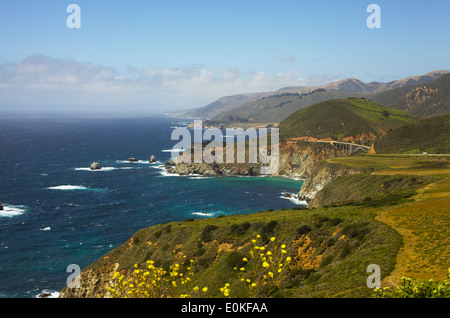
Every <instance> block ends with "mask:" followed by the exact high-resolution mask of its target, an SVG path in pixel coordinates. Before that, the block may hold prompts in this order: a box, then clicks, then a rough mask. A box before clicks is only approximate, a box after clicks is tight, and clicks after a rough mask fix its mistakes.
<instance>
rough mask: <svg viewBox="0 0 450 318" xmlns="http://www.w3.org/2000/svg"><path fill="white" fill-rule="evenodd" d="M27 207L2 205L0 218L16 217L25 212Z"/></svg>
mask: <svg viewBox="0 0 450 318" xmlns="http://www.w3.org/2000/svg"><path fill="white" fill-rule="evenodd" d="M27 209H28V207H26V206H24V205H10V204H4V203H3V210H0V217H13V216H18V215H21V214H23V213H25V212H26V211H27Z"/></svg>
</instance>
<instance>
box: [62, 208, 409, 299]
mask: <svg viewBox="0 0 450 318" xmlns="http://www.w3.org/2000/svg"><path fill="white" fill-rule="evenodd" d="M374 217H375V213H374V212H373V211H372V210H370V209H365V210H361V209H360V208H358V207H354V206H346V207H338V208H334V209H333V210H330V209H326V208H325V209H315V210H300V211H299V210H282V211H261V212H259V213H255V214H251V215H234V216H225V217H218V218H215V219H206V220H196V221H189V222H173V223H170V224H161V225H156V226H152V227H149V228H146V229H142V230H140V231H138V232H137V233H136V234H135V235H134V236H133V237H132V238H130V240H129V241H128V242H126V243H125V244H123V245H122V246H119V247H117V248H116V249H114V250H113V251H111V252H110V253H108V254H107V255H105V257H103V258H101V259H100V260H98V261H97V262H95V263H94V264H92V265H90V266H89V267H88V268H87V269H86V270H96V271H100V270H101V269H102V268H108V266H109V265H108V264H116V263H117V264H119V267H118V268H117V269H116V270H115V271H116V272H118V273H119V274H116V277H115V278H116V279H117V278H118V277H122V276H123V277H122V280H129V279H130V278H132V277H133V275H134V273H135V271H136V270H143V272H139V273H137V274H139V275H144V274H145V271H146V267H148V266H149V264H150V262H151V265H152V266H154V267H155V268H156V269H155V271H156V270H158V271H160V272H161V273H162V272H165V274H162V276H164V275H169V274H168V273H170V272H173V269H174V267H173V266H174V260H176V259H177V260H180V259H181V260H183V259H185V260H189V261H184V262H181V261H178V262H177V263H178V264H179V269H177V272H178V273H184V274H183V275H184V276H183V277H184V278H186V277H190V282H189V284H190V286H191V287H192V288H191V289H190V291H194V289H193V288H194V287H195V286H198V288H200V290H201V289H202V288H204V287H208V292H207V294H203V293H200V291H199V290H197V289H195V291H198V292H199V293H200V294H191V293H189V295H190V297H195V295H199V297H224V296H225V295H224V291H225V290H228V292H229V296H231V297H248V296H249V295H252V296H251V297H370V295H371V293H372V290H371V289H369V288H367V286H366V278H367V273H366V268H367V266H368V265H369V264H372V263H377V264H379V265H380V266H382V268H383V269H385V270H384V272H383V277H384V276H386V275H388V274H389V272H391V271H392V270H393V269H394V265H395V257H396V255H397V253H398V251H399V249H400V247H401V244H402V241H401V239H400V237H399V235H398V234H397V233H396V232H395V231H394V230H393V229H391V228H390V227H389V226H386V225H384V224H383V223H380V222H378V221H376V220H374ZM169 225H170V227H169ZM168 228H170V231H168V230H167V229H168ZM352 228H353V229H354V230H355V231H357V235H353V232H352V230H351V229H352ZM255 237H258V242H257V243H256V246H259V247H264V248H265V251H264V252H263V253H265V257H268V256H267V251H271V253H273V257H274V261H273V264H272V263H270V262H268V261H267V260H265V261H266V262H267V263H268V265H270V266H266V265H265V264H264V262H265V261H264V260H262V258H260V254H261V251H263V250H261V249H259V250H258V252H256V251H255V242H254V241H252V240H254V239H255ZM274 237H275V238H276V242H274V241H273V238H274ZM205 240H206V241H205ZM275 243H276V244H275ZM277 244H278V245H277ZM282 245H283V246H282ZM276 246H278V247H277V248H276ZM281 249H282V250H284V252H282V256H283V257H278V258H277V259H276V261H275V255H278V254H276V253H278V252H280V251H281ZM252 253H253V256H254V257H255V259H257V263H251V262H250V260H251V258H252ZM269 256H270V255H269ZM338 256H339V257H338ZM288 257H289V266H288V267H285V268H284V270H283V271H282V273H279V274H278V273H275V267H276V266H278V265H277V264H279V263H282V264H284V265H286V260H287V259H288ZM244 258H247V260H248V261H249V263H248V264H247V263H246V261H244V260H243V259H244ZM190 260H192V261H193V262H192V266H189V265H190V264H191V263H190ZM255 262H256V261H255ZM135 264H137V265H136V266H137V267H135ZM284 265H283V266H284ZM274 266H275V267H274ZM188 267H190V268H189V270H188ZM235 268H236V269H235ZM241 268H245V269H246V271H242V270H241ZM251 268H252V270H250V269H251ZM255 268H257V269H255ZM147 270H148V269H147ZM269 272H271V273H272V274H274V279H276V284H275V285H267V282H266V283H264V280H267V279H268V277H270V278H271V275H272V274H270V273H269ZM189 273H192V275H191V274H189ZM243 274H245V275H244V276H243ZM119 275H120V276H119ZM146 275H153V274H152V273H149V274H146ZM186 275H189V276H186ZM264 275H266V276H264ZM82 279H83V278H82ZM242 279H244V280H245V282H247V279H250V281H251V283H250V286H249V285H248V284H243V281H242ZM255 282H256V284H257V286H258V288H256V289H253V290H252V291H251V293H250V294H249V288H251V287H252V284H253V283H255ZM82 284H83V280H82ZM176 284H177V286H178V285H179V284H181V281H177V282H176ZM226 284H228V286H227V287H226V288H225V287H224V286H226ZM270 286H271V287H270ZM110 287H114V286H110ZM253 287H255V286H253ZM269 287H270V288H269ZM116 291H117V288H116ZM69 292H70V291H69ZM101 293H102V291H99V294H101ZM103 293H106V291H103ZM181 294H183V295H187V294H188V293H187V292H186V291H185V290H184V291H180V294H179V296H180V295H181ZM104 295H106V294H104Z"/></svg>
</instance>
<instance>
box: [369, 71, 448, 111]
mask: <svg viewBox="0 0 450 318" xmlns="http://www.w3.org/2000/svg"><path fill="white" fill-rule="evenodd" d="M370 99H371V100H373V101H375V102H377V103H380V104H382V105H385V106H388V107H392V108H397V109H402V110H406V111H408V112H409V113H411V114H413V115H414V116H417V117H419V118H427V117H433V116H439V115H443V114H446V113H448V112H450V74H445V75H442V76H441V77H439V78H438V79H435V80H433V81H431V82H429V83H427V84H422V85H414V86H406V87H400V88H395V89H391V90H389V91H386V92H382V93H379V94H376V95H374V96H372V97H370Z"/></svg>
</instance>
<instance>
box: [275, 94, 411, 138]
mask: <svg viewBox="0 0 450 318" xmlns="http://www.w3.org/2000/svg"><path fill="white" fill-rule="evenodd" d="M416 121H417V120H416V119H415V118H414V117H413V116H412V115H410V114H408V113H407V112H405V111H402V110H398V109H393V108H388V107H385V106H382V105H379V104H377V103H374V102H372V101H369V100H366V99H357V98H347V99H335V100H328V101H325V102H321V103H318V104H314V105H311V106H308V107H305V108H303V109H300V110H298V111H296V112H295V113H293V114H292V115H290V116H289V117H287V118H286V119H285V120H283V121H282V122H281V123H280V125H279V128H280V138H281V139H287V138H296V137H313V138H318V139H326V138H330V139H332V140H336V141H352V142H358V143H361V144H369V145H371V143H372V142H373V141H374V140H375V139H377V138H379V137H381V136H383V135H385V134H386V133H387V132H388V131H390V130H392V129H394V128H397V127H400V126H403V125H405V124H409V123H414V122H416Z"/></svg>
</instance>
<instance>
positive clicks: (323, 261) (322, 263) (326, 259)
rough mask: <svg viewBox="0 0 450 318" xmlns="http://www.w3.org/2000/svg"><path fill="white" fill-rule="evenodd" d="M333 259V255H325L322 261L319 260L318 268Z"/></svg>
mask: <svg viewBox="0 0 450 318" xmlns="http://www.w3.org/2000/svg"><path fill="white" fill-rule="evenodd" d="M332 261H333V255H328V256H326V257H325V258H324V259H323V260H322V262H320V266H319V267H320V268H322V267H325V266H327V265H329V264H330V263H331V262H332Z"/></svg>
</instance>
